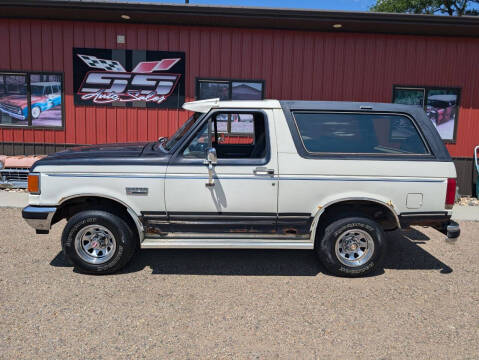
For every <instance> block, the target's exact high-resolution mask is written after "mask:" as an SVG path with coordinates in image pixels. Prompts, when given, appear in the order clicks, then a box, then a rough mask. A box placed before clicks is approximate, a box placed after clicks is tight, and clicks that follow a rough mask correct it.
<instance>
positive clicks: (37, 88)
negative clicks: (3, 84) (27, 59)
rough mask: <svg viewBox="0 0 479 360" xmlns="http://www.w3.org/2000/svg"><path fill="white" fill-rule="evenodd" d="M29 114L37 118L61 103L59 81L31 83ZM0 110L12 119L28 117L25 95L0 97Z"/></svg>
mask: <svg viewBox="0 0 479 360" xmlns="http://www.w3.org/2000/svg"><path fill="white" fill-rule="evenodd" d="M30 87H31V98H30V101H31V108H32V111H31V114H32V118H33V119H37V118H38V117H39V116H40V114H41V113H42V112H44V111H47V110H50V109H51V108H53V107H55V106H59V105H61V102H62V97H61V84H60V82H53V81H50V82H34V83H32V84H31V86H30ZM0 111H1V112H3V113H6V114H8V115H10V116H11V117H12V118H14V119H18V120H25V119H26V118H27V117H28V101H27V97H26V96H25V95H7V96H2V97H0Z"/></svg>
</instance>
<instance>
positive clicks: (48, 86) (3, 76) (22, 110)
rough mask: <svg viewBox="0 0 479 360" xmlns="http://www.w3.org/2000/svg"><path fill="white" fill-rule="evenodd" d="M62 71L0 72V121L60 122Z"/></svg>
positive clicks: (42, 124) (52, 124) (7, 123)
mask: <svg viewBox="0 0 479 360" xmlns="http://www.w3.org/2000/svg"><path fill="white" fill-rule="evenodd" d="M62 103H63V75H62V74H60V73H0V125H2V126H28V127H36V128H61V127H62V126H63V107H62Z"/></svg>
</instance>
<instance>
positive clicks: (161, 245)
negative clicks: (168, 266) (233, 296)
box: [141, 238, 314, 249]
mask: <svg viewBox="0 0 479 360" xmlns="http://www.w3.org/2000/svg"><path fill="white" fill-rule="evenodd" d="M141 248H142V249H313V248H314V245H313V243H312V242H311V241H310V240H307V241H304V240H303V241H298V240H296V241H285V240H270V239H208V240H207V239H168V240H166V239H159V238H146V239H145V240H143V242H142V243H141Z"/></svg>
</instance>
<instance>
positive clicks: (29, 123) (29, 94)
mask: <svg viewBox="0 0 479 360" xmlns="http://www.w3.org/2000/svg"><path fill="white" fill-rule="evenodd" d="M4 74H6V75H24V76H25V77H26V86H27V94H26V96H27V106H28V109H29V111H28V117H27V125H9V124H2V123H0V128H3V129H32V130H60V131H62V130H65V73H64V72H62V71H17V70H1V69H0V76H1V75H4ZM31 75H59V76H60V77H61V80H60V86H61V89H60V91H59V93H60V94H61V99H62V103H61V115H62V118H61V126H34V125H32V121H33V119H32V106H31V105H32V103H31V97H32V91H31V81H30V78H31ZM50 88H52V87H51V86H50ZM52 90H53V89H52ZM52 94H54V93H52Z"/></svg>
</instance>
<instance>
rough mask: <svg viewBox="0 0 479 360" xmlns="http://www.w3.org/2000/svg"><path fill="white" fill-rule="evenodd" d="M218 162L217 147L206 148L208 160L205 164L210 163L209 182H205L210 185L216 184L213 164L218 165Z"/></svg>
mask: <svg viewBox="0 0 479 360" xmlns="http://www.w3.org/2000/svg"><path fill="white" fill-rule="evenodd" d="M217 162H218V156H217V155H216V149H215V148H212V147H211V148H208V150H206V160H205V165H208V182H207V183H206V184H205V185H206V186H208V187H211V186H215V181H214V180H213V165H216V163H217Z"/></svg>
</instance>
